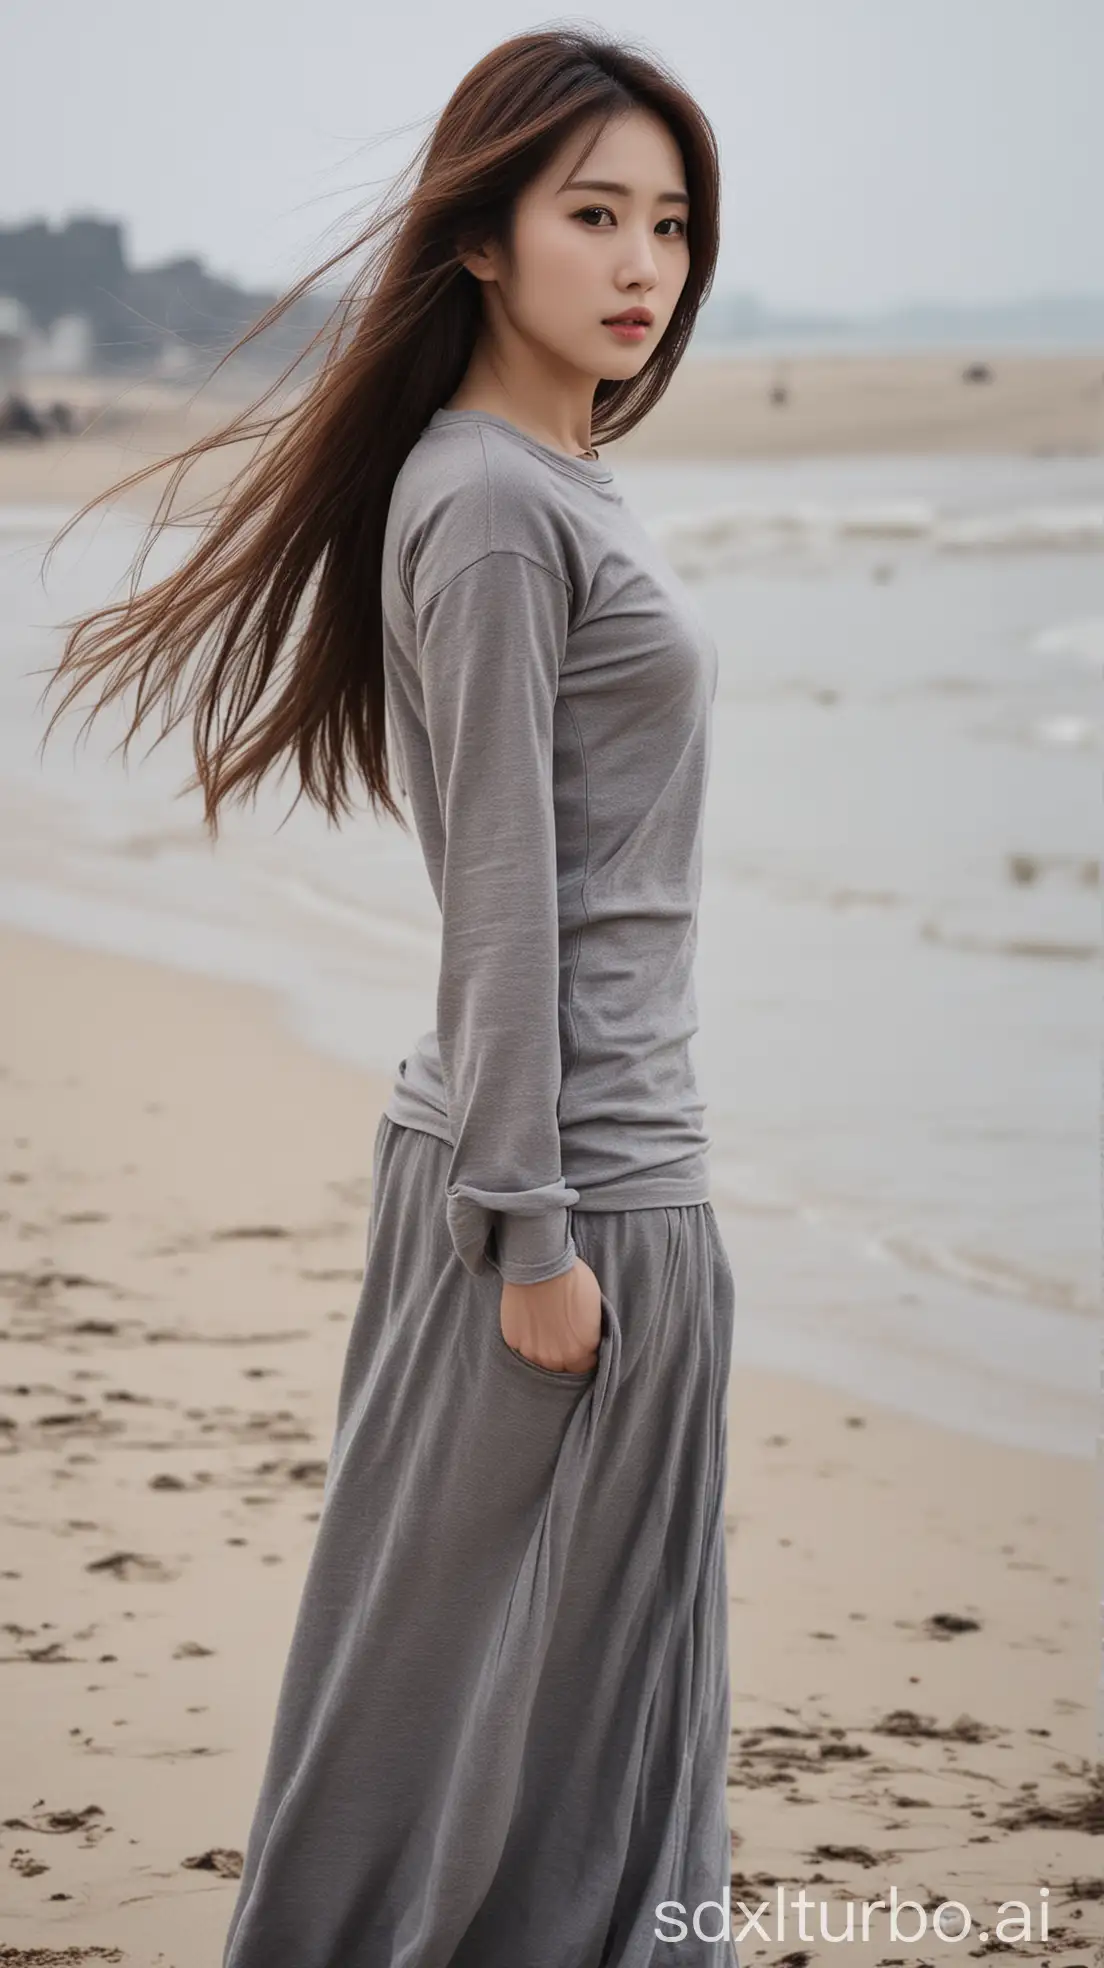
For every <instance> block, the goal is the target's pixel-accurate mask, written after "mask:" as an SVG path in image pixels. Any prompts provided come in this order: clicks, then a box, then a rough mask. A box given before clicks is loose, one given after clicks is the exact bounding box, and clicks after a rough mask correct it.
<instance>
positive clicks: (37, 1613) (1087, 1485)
mask: <svg viewBox="0 0 1104 1968" xmlns="http://www.w3.org/2000/svg"><path fill="white" fill-rule="evenodd" d="M0 980H2V984H0V993H2V995H0V1018H2V1030H3V1042H2V1045H0V1073H2V1083H3V1091H4V1099H3V1108H2V1111H3V1152H2V1156H0V1184H2V1197H0V1237H2V1242H3V1255H2V1256H0V1283H2V1303H0V1477H2V1482H3V1501H2V1511H3V1522H4V1538H3V1547H2V1553H0V1594H2V1606H3V1611H2V1613H0V1676H2V1677H3V1679H2V1683H0V1685H2V1687H3V1692H4V1699H3V1702H2V1703H0V1716H2V1732H3V1740H2V1744H0V1751H2V1753H0V1882H2V1883H0V1963H3V1964H9V1963H12V1964H14V1963H24V1964H30V1963H43V1964H45V1963H55V1962H57V1963H61V1962H86V1961H87V1962H93V1961H116V1962H120V1963H124V1964H141V1968H214V1964H215V1963H216V1962H217V1960H218V1959H219V1950H220V1947H221V1942H222V1937H223V1935H224V1932H225V1927H226V1923H227V1921H228V1919H229V1915H230V1911H231V1906H232V1901H233V1897H234V1894H235V1891H236V1884H235V1880H236V1873H237V1868H238V1866H239V1865H240V1855H241V1851H242V1848H243V1844H244V1840H245V1836H246V1833H247V1830H248V1823H249V1815H250V1811H251V1807H252V1802H253V1798H254V1794H255V1790H256V1786H257V1784H258V1782H259V1778H260V1770H261V1763H262V1758H263V1755H264V1752H265V1748H266V1745H267V1738H268V1731H269V1728H270V1725H271V1720H272V1711H273V1706H274V1703H275V1699H276V1692H277V1686H278V1681H279V1676H280V1673H281V1671H282V1666H283V1658H284V1654H285V1650H286V1646H287V1642H288V1639H289V1637H290V1631H291V1622H292V1619H293V1616H294V1611H295V1607H296V1603H297V1599H298V1594H299V1590H300V1587H301V1583H302V1579H303V1576H304V1572H305V1568H306V1563H307V1559H308V1556H309V1552H310V1549H311V1543H312V1539H313V1537H314V1534H315V1525H316V1522H317V1511H318V1505H319V1501H320V1486H321V1483H322V1480H323V1475H324V1469H325V1460H326V1456H327V1454H328V1451H329V1443H330V1428H331V1420H332V1415H333V1409H334V1403H335V1399H336V1392H337V1384H338V1376H339V1372H340V1365H341V1360H342V1355H343V1349H344V1345H345V1341H346V1335H347V1329H348V1322H349V1319H350V1316H351V1313H352V1309H353V1306H354V1304H355V1300H356V1296H357V1289H358V1283H359V1278H360V1273H361V1266H362V1262H363V1254H364V1242H365V1235H366V1226H367V1217H368V1208H369V1203H370V1170H371V1145H372V1138H373V1134H374V1131H375V1126H376V1122H377V1119H378V1116H379V1112H380V1108H381V1105H382V1102H383V1099H384V1098H385V1094H386V1084H385V1083H384V1082H381V1081H380V1080H379V1079H378V1078H374V1077H372V1076H369V1075H366V1074H363V1073H360V1072H357V1071H355V1070H353V1069H351V1068H349V1067H345V1066H342V1065H340V1064H337V1063H335V1062H333V1061H332V1060H328V1059H325V1058H321V1057H316V1056H315V1055H314V1054H312V1053H311V1052H309V1051H308V1050H307V1049H306V1048H305V1047H304V1046H303V1045H302V1044H301V1043H300V1042H299V1041H298V1039H296V1038H295V1037H293V1036H292V1035H291V1033H290V1031H289V1030H288V1028H287V1027H286V1026H285V1023H284V1020H283V1016H282V1013H281V1008H280V1005H279V1003H278V1001H277V1000H276V999H274V998H272V997H270V996H269V995H268V994H266V993H262V992H258V991H254V990H250V989H245V988H238V987H235V986H231V985H226V984H222V983H213V982H208V981H204V980H201V979H198V978H195V977H182V976H178V975H176V974H174V973H173V972H171V971H168V970H163V969H161V968H159V967H157V966H154V965H151V964H140V963H135V962H131V961H127V960H122V959H118V958H115V957H110V956H105V955H102V954H99V953H93V952H82V951H75V950H72V949H68V948H65V947H63V946H62V945H60V944H53V943H51V942H47V941H44V940H38V939H33V938H29V937H24V936H17V935H14V934H7V933H5V934H0ZM749 1234H753V1233H751V1232H749ZM729 1250H730V1256H731V1258H732V1261H733V1266H734V1269H735V1271H736V1274H737V1279H738V1280H739V1278H740V1275H741V1254H740V1248H739V1247H738V1246H735V1247H734V1246H733V1245H731V1244H730V1246H729ZM903 1370H904V1369H903ZM730 1428H731V1434H730V1483H729V1498H728V1526H729V1532H730V1540H731V1542H730V1556H729V1583H730V1590H731V1595H732V1679H733V1697H734V1699H733V1725H734V1726H733V1736H732V1758H731V1774H732V1785H731V1790H730V1815H731V1821H732V1826H733V1831H734V1834H735V1836H734V1859H733V1868H734V1875H735V1879H736V1886H735V1889H734V1895H735V1898H736V1899H743V1900H744V1901H745V1902H747V1903H749V1905H758V1904H759V1903H761V1902H764V1901H765V1902H767V1903H768V1905H769V1907H770V1908H771V1909H772V1911H770V1912H768V1913H767V1914H764V1915H761V1916H760V1921H761V1925H762V1926H764V1927H765V1929H766V1932H767V1934H768V1936H769V1937H770V1939H769V1944H768V1943H767V1942H764V1941H762V1940H758V1939H756V1937H755V1936H754V1934H752V1935H751V1936H750V1937H749V1938H748V1939H747V1940H745V1941H744V1942H743V1943H742V1947H741V1952H742V1956H743V1959H744V1961H745V1962H752V1961H759V1960H786V1961H787V1962H788V1964H789V1968H801V1963H802V1962H803V1960H804V1959H806V1958H817V1959H823V1957H824V1954H825V1952H826V1950H825V1948H824V1946H823V1944H820V1945H819V1946H818V1945H817V1944H816V1943H815V1942H814V1943H813V1944H812V1946H811V1948H810V1947H806V1948H804V1949H803V1948H802V1945H801V1941H800V1938H799V1937H798V1935H797V1926H796V1922H797V1915H796V1913H794V1912H793V1911H792V1910H791V1911H790V1912H789V1913H788V1915H787V1919H788V1922H789V1925H788V1926H787V1930H786V1935H785V1938H784V1940H783V1941H782V1942H778V1940H777V1921H776V1905H777V1902H776V1897H775V1896H776V1893H777V1885H776V1884H775V1882H784V1884H785V1887H786V1889H787V1896H789V1895H792V1893H794V1892H796V1891H797V1889H798V1887H799V1886H802V1885H804V1886H805V1888H806V1890H807V1892H808V1894H809V1897H810V1901H811V1902H812V1903H813V1905H814V1911H813V1912H812V1914H811V1915H807V1916H806V1917H807V1918H811V1920H812V1922H813V1926H812V1928H811V1929H809V1930H808V1931H809V1932H810V1933H813V1934H815V1931H816V1925H817V1922H818V1920H819V1918H820V1915H819V1912H818V1911H816V1910H815V1908H816V1903H817V1902H818V1901H820V1900H824V1901H826V1902H830V1905H829V1907H828V1908H827V1911H826V1914H825V1918H826V1920H827V1922H828V1924H829V1928H830V1929H831V1928H832V1927H833V1926H834V1927H836V1928H838V1929H839V1930H840V1931H843V1924H844V1920H845V1917H846V1903H847V1902H848V1901H849V1900H861V1899H864V1898H865V1899H867V1900H874V1899H875V1898H881V1899H885V1898H886V1897H887V1894H888V1891H889V1889H890V1887H891V1886H894V1885H895V1886H896V1889H897V1892H898V1894H899V1895H900V1896H901V1897H902V1898H910V1899H915V1900H916V1901H918V1902H919V1903H920V1904H921V1905H922V1906H924V1907H928V1906H931V1905H933V1904H934V1903H935V1902H936V1901H938V1900H943V1899H947V1898H953V1899H957V1900H960V1901H962V1902H963V1903H964V1904H965V1905H966V1906H967V1907H968V1908H969V1909H970V1912H971V1914H972V1915H973V1916H974V1919H975V1923H977V1924H980V1925H981V1926H982V1927H984V1929H985V1931H989V1925H990V1924H991V1922H992V1917H993V1910H994V1907H995V1905H996V1904H997V1903H999V1902H1003V1901H1007V1900H1010V1899H1018V1900H1023V1901H1024V1902H1025V1903H1026V1905H1027V1907H1028V1909H1029V1911H1030V1912H1031V1914H1032V1918H1033V1920H1034V1921H1035V1922H1036V1923H1037V1921H1038V1913H1039V1907H1040V1901H1039V1896H1038V1887H1039V1885H1040V1883H1043V1884H1046V1885H1048V1886H1049V1888H1050V1900H1049V1906H1050V1940H1049V1942H1048V1943H1047V1944H1045V1945H1043V1946H1041V1947H1035V1946H1033V1947H1032V1948H1030V1949H1025V1950H1021V1951H1022V1952H1025V1953H1028V1954H1031V1955H1038V1956H1039V1957H1040V1958H1042V1959H1046V1960H1047V1961H1050V1962H1052V1963H1055V1964H1063V1965H1064V1968H1072V1964H1073V1963H1075V1962H1084V1963H1088V1962H1089V1961H1091V1960H1094V1959H1099V1958H1100V1957H1099V1941H1100V1935H1101V1908H1102V1903H1101V1900H1100V1897H1099V1879H1100V1873H1101V1867H1100V1858H1101V1852H1102V1834H1104V1797H1102V1793H1101V1790H1100V1788H1099V1785H1097V1786H1095V1787H1094V1783H1093V1780H1092V1775H1091V1769H1090V1764H1091V1761H1092V1759H1093V1758H1094V1757H1095V1755H1096V1753H1097V1750H1096V1740H1095V1735H1096V1731H1095V1722H1094V1686H1095V1680H1096V1617H1095V1610H1094V1604H1093V1596H1094V1595H1093V1578H1094V1571H1095V1534H1094V1518H1095V1512H1094V1501H1095V1493H1096V1481H1095V1475H1094V1471H1093V1469H1092V1467H1091V1466H1090V1465H1088V1464H1086V1463H1084V1462H1080V1461H1075V1460H1073V1459H1066V1458H1060V1457H1046V1456H1042V1455H1039V1454H1035V1453H1028V1452H1020V1451H1015V1450H1010V1449H998V1448H993V1447H990V1446H982V1445H979V1444H978V1443H976V1442H973V1441H972V1440H970V1439H968V1438H967V1437H966V1436H964V1435H955V1434H951V1433H944V1432H942V1431H940V1430H937V1429H933V1428H930V1427H925V1426H921V1425H918V1424H916V1423H914V1422H912V1421H909V1420H907V1419H904V1418H902V1417H901V1416H900V1415H897V1414H895V1413H892V1412H890V1411H889V1410H881V1409H876V1408H873V1407H871V1406H870V1404H869V1403H862V1404H856V1403H855V1402H854V1401H853V1400H852V1399H849V1398H848V1397H847V1396H846V1395H839V1394H836V1393H833V1392H828V1391H825V1390H823V1389H819V1388H815V1387H812V1386H807V1385H804V1384H802V1383H801V1382H800V1381H797V1380H790V1379H781V1378H773V1377H769V1376H765V1375H763V1374H760V1373H752V1372H749V1371H748V1370H747V1369H745V1368H743V1367H741V1366H737V1369H736V1371H735V1372H734V1375H733V1382H732V1395H731V1422H730ZM580 1726H585V1721H584V1718H583V1717H580ZM855 1917H856V1919H857V1918H858V1916H857V1915H856V1916H855ZM742 1918H743V1916H742V1915H739V1914H737V1924H739V1923H740V1921H742ZM885 1918H886V1916H885V1915H884V1914H878V1915H876V1916H874V1919H873V1921H872V1925H871V1939H870V1941H869V1944H866V1945H864V1944H863V1943H862V1942H861V1941H858V1940H857V1941H856V1943H855V1945H854V1946H853V1947H848V1948H847V1949H846V1955H847V1958H848V1960H854V1961H855V1962H858V1963H863V1964H865V1963H867V1962H869V1963H871V1964H873V1963H875V1962H881V1963H887V1962H890V1961H893V1960H896V1961H899V1962H904V1961H914V1960H915V1961H921V1960H929V1961H930V1960H933V1959H937V1958H940V1956H941V1954H943V1952H944V1949H943V1947H942V1944H940V1943H938V1942H935V1943H933V1942H932V1941H931V1939H930V1937H929V1940H928V1942H927V1945H926V1946H925V1945H922V1944H913V1945H910V1944H908V1943H907V1942H900V1943H897V1944H893V1943H891V1942H890V1940H889V1938H888V1935H887V1933H886V1930H885V1927H884V1924H882V1923H884V1921H885ZM907 1918H908V1919H911V1920H913V1921H915V1919H916V1916H915V1915H912V1916H907ZM906 1931H907V1932H912V1928H911V1927H909V1928H907V1929H906ZM1035 1931H1037V1925H1036V1929H1035ZM978 1948H979V1942H978V1940H977V1938H976V1936H975V1938H973V1939H971V1940H970V1941H968V1942H967V1943H965V1944H964V1945H962V1946H960V1948H959V1952H960V1953H964V1952H968V1951H971V1950H973V1951H976V1950H978ZM981 1951H982V1952H984V1948H982V1949H981ZM828 1952H829V1953H830V1950H829V1951H828ZM671 1958H672V1959H674V1960H677V1958H678V1953H677V1951H675V1950H672V1956H671ZM303 1968H315V1964H307V1963H304V1964H303ZM318 1968H321V1964H319V1965H318ZM327 1968H329V1965H327ZM519 1968H524V1965H523V1964H521V1963H519ZM565 1968H568V1964H565Z"/></svg>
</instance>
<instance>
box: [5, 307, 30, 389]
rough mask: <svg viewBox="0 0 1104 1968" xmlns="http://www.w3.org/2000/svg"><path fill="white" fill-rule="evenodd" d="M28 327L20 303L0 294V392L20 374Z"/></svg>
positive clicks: (26, 318) (27, 320)
mask: <svg viewBox="0 0 1104 1968" xmlns="http://www.w3.org/2000/svg"><path fill="white" fill-rule="evenodd" d="M30 326H31V323H30V317H29V315H28V313H27V310H26V308H25V307H24V306H23V305H22V303H21V302H20V301H17V300H15V299H13V297H12V296H11V295H10V294H3V293H0V390H6V389H10V387H11V385H12V384H13V383H14V382H16V381H17V380H18V377H19V375H20V374H21V372H22V368H23V358H24V356H25V354H26V349H27V341H28V337H29V334H30Z"/></svg>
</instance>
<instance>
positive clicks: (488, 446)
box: [391, 418, 566, 597]
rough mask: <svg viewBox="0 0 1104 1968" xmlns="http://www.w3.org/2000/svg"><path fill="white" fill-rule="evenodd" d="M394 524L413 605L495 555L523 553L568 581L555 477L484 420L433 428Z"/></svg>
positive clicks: (397, 494) (418, 449)
mask: <svg viewBox="0 0 1104 1968" xmlns="http://www.w3.org/2000/svg"><path fill="white" fill-rule="evenodd" d="M391 518H392V523H393V533H394V540H395V546H396V550H397V552H398V555H399V560H400V564H401V566H402V569H403V574H404V586H405V587H406V589H407V593H408V594H409V595H411V596H412V597H413V594H414V587H415V582H416V586H417V589H418V590H420V592H421V594H422V595H423V596H424V595H428V594H430V593H433V592H435V591H436V589H437V588H439V587H440V586H442V585H443V584H444V582H445V581H447V580H449V579H451V577H452V575H454V574H457V573H459V572H461V571H462V570H463V569H464V568H465V567H468V566H470V565H471V564H472V562H473V561H477V560H480V559H482V558H483V557H484V556H485V555H487V554H492V553H519V554H521V555H523V556H524V557H525V558H527V559H529V560H534V561H536V562H537V563H538V564H540V565H542V566H544V567H546V568H547V569H548V571H549V572H550V573H552V574H558V575H559V576H560V577H561V578H563V579H566V541H565V536H564V525H563V500H562V494H561V492H560V489H559V487H558V486H557V483H556V474H555V473H554V472H552V471H550V470H549V469H548V467H547V465H545V464H544V463H543V462H542V460H541V459H540V458H537V457H535V456H534V455H533V453H532V452H531V451H529V450H528V449H527V447H526V446H525V445H524V444H519V443H517V442H515V441H513V440H512V439H511V437H510V436H509V434H508V433H507V432H505V431H502V430H499V429H498V428H496V427H495V426H494V425H493V424H491V423H490V422H487V421H485V420H483V419H478V420H477V419H475V418H472V419H468V418H456V419H451V418H450V419H448V420H447V421H445V422H442V423H430V424H428V425H427V426H426V428H425V430H424V431H423V432H422V434H421V436H420V437H419V438H418V440H417V442H416V443H415V444H414V446H413V448H412V450H411V451H410V453H409V454H408V456H407V458H406V460H405V462H404V464H403V466H402V469H401V471H400V473H399V476H398V479H397V480H396V484H395V490H394V494H393V496H392V505H391Z"/></svg>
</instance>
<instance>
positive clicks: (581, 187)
mask: <svg viewBox="0 0 1104 1968" xmlns="http://www.w3.org/2000/svg"><path fill="white" fill-rule="evenodd" d="M560 189H561V191H609V192H612V193H613V195H614V196H615V197H616V198H631V197H632V192H631V191H630V190H629V187H628V185H623V184H612V183H611V182H609V181H608V180H607V179H605V178H569V179H568V181H567V183H566V184H565V185H561V186H560ZM656 198H657V200H658V202H659V204H661V205H689V203H690V199H689V196H688V194H687V193H686V192H685V191H660V192H657V193H656Z"/></svg>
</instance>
